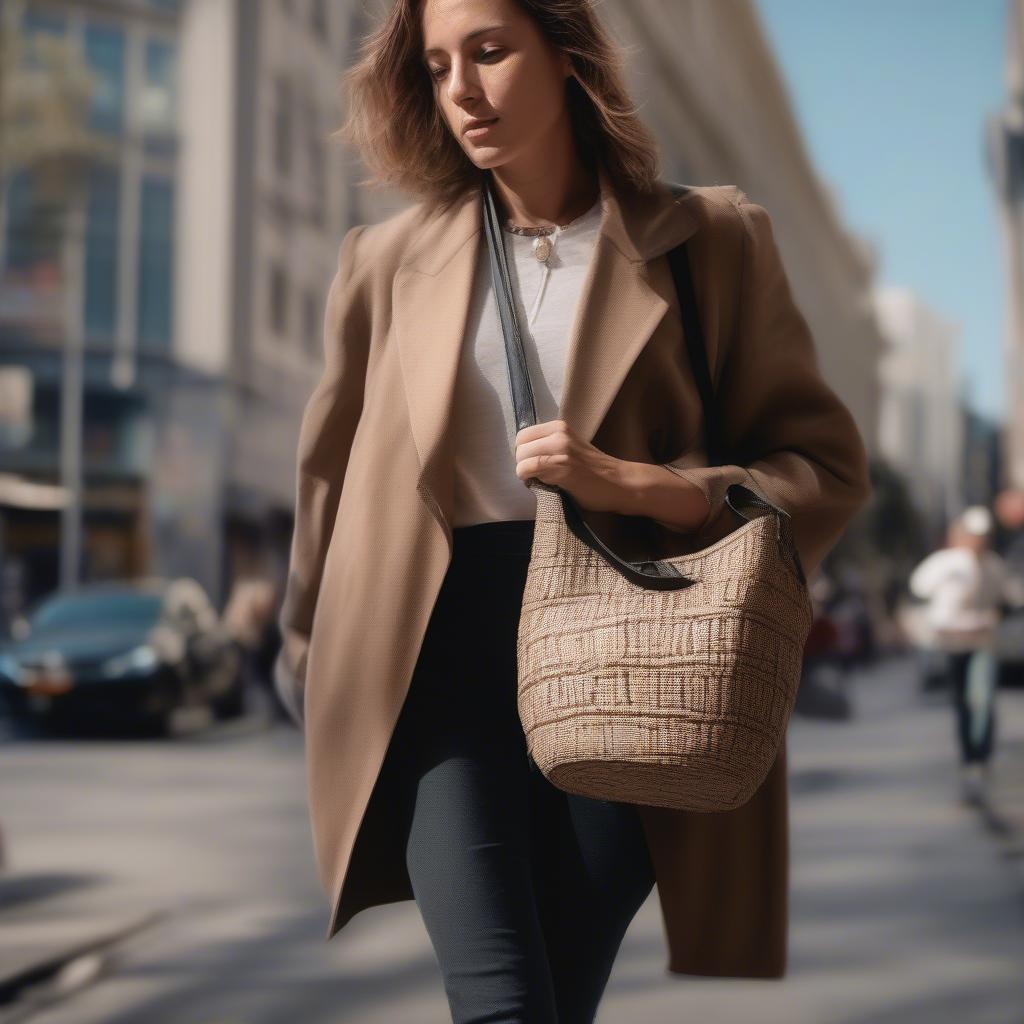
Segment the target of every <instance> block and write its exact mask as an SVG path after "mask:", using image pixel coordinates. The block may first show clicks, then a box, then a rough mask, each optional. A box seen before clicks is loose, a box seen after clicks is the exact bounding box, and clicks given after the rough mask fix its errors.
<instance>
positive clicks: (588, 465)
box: [516, 420, 710, 532]
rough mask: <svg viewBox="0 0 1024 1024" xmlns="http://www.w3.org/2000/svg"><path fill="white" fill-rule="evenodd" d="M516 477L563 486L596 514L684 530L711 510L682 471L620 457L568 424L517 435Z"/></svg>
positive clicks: (551, 423) (538, 425)
mask: <svg viewBox="0 0 1024 1024" xmlns="http://www.w3.org/2000/svg"><path fill="white" fill-rule="evenodd" d="M516 476H518V477H519V479H520V480H523V481H526V480H528V479H529V478H530V477H536V478H537V479H538V480H540V481H541V482H542V483H546V484H552V485H557V486H559V487H561V488H562V490H564V491H567V492H568V493H569V494H570V495H571V496H572V497H573V498H574V499H575V500H576V502H577V503H578V504H579V505H580V506H581V507H582V508H584V509H589V510H590V511H592V512H618V513H620V514H621V515H627V516H649V517H650V518H652V519H654V520H656V521H657V522H659V523H660V524H661V525H662V526H666V527H668V528H669V529H672V530H677V531H679V532H688V531H690V530H696V529H698V528H699V527H701V526H703V524H704V522H705V520H706V519H707V517H708V514H709V510H710V505H709V503H708V499H707V497H706V496H705V494H704V492H703V491H702V490H701V489H700V487H698V486H697V485H696V484H695V483H694V482H693V481H691V480H687V479H686V477H685V476H683V475H682V474H681V473H679V472H677V471H675V470H669V469H666V467H665V466H664V465H659V464H657V463H654V464H651V463H647V462H630V461H628V460H626V459H617V458H615V456H614V455H609V454H608V453H607V452H603V451H601V450H600V449H599V448H595V447H594V446H593V445H592V444H589V443H588V442H586V441H584V440H582V439H581V438H579V437H577V436H576V434H575V433H574V432H573V431H572V430H571V429H570V427H569V426H568V424H566V422H565V421H564V420H549V421H548V422H547V423H535V424H534V425H533V426H530V427H523V429H522V430H520V431H519V433H518V434H516Z"/></svg>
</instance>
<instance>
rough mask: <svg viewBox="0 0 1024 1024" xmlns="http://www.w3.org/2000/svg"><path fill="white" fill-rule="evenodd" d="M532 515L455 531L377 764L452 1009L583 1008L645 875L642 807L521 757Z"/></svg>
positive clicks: (556, 1011)
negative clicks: (521, 672) (521, 660)
mask: <svg viewBox="0 0 1024 1024" xmlns="http://www.w3.org/2000/svg"><path fill="white" fill-rule="evenodd" d="M532 534H533V520H515V521H507V522H494V523H481V524H478V525H475V526H467V527H459V528H456V529H455V531H454V536H455V550H454V555H453V561H452V564H451V566H450V567H449V570H448V574H447V576H446V577H445V580H444V583H443V585H442V588H441V591H440V594H439V596H438V600H437V604H436V605H435V608H434V611H433V614H432V617H431V620H430V623H429V625H428V628H427V634H426V637H425V639H424V643H423V646H422V649H421V652H420V657H419V661H418V663H417V666H416V670H415V672H414V674H413V679H412V682H411V684H410V689H409V695H408V697H407V699H406V702H405V704H404V706H403V708H402V712H401V715H400V716H399V719H398V723H397V724H396V727H395V731H394V733H393V736H392V740H391V744H390V746H389V749H388V753H387V756H386V758H385V763H384V765H383V767H382V773H384V774H387V775H388V776H389V779H388V781H387V785H388V786H389V788H390V792H392V793H394V794H396V796H395V799H396V801H397V805H398V806H396V807H395V812H396V813H400V814H402V815H403V816H404V821H405V824H406V825H407V827H408V841H407V845H406V863H407V866H408V869H409V877H410V880H411V882H412V888H413V892H414V895H415V899H416V903H417V906H418V907H419V910H420V913H421V915H422V918H423V922H424V925H425V927H426V930H427V933H428V935H429V936H430V940H431V943H432V945H433V948H434V951H435V953H436V955H437V958H438V962H439V965H440V968H441V973H442V977H443V980H444V987H445V992H446V994H447V996H448V1003H449V1006H450V1008H451V1013H452V1020H453V1022H455V1024H462V1022H470V1021H473V1022H483V1021H502V1022H512V1021H520V1022H529V1024H554V1022H558V1024H590V1022H592V1021H593V1020H594V1016H595V1014H596V1012H597V1005H598V1003H599V1001H600V999H601V996H602V993H603V992H604V988H605V985H606V983H607V981H608V977H609V974H610V973H611V969H612V964H613V963H614V961H615V957H616V954H617V953H618V949H619V946H620V944H621V942H622V938H623V936H624V935H625V932H626V929H627V928H628V926H629V923H630V921H632V919H633V917H634V916H635V915H636V912H637V910H638V909H639V908H640V906H641V905H642V904H643V902H644V901H645V900H646V898H647V896H648V895H649V894H650V892H651V889H652V888H653V886H654V881H655V879H654V869H653V867H652V864H651V860H650V856H649V853H648V850H647V844H646V840H645V838H644V833H643V829H642V826H641V822H640V819H639V817H638V815H637V813H636V808H635V807H634V806H633V805H631V804H625V803H616V802H611V801H604V800H592V799H588V798H585V797H580V796H575V795H571V794H567V793H565V792H563V791H562V790H560V789H558V788H556V787H555V786H553V785H551V783H549V782H548V781H547V779H545V778H544V776H543V774H542V773H541V772H540V770H539V769H537V768H535V767H532V766H531V765H530V763H529V761H528V759H527V750H526V738H525V736H524V734H523V729H522V725H521V723H520V720H519V713H518V709H517V705H516V631H517V627H518V621H519V609H520V607H521V602H522V596H523V587H524V585H525V582H526V571H527V565H528V563H529V558H530V543H531V539H532Z"/></svg>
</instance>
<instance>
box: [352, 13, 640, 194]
mask: <svg viewBox="0 0 1024 1024" xmlns="http://www.w3.org/2000/svg"><path fill="white" fill-rule="evenodd" d="M423 2H424V0H396V2H395V3H394V4H393V5H392V7H391V9H390V11H389V12H388V13H387V15H386V17H385V18H384V20H383V21H382V23H381V24H380V25H379V27H378V28H377V29H375V30H374V31H373V32H371V33H370V34H368V35H367V36H366V37H365V38H364V39H363V41H362V43H361V44H360V48H359V59H358V60H357V62H356V63H355V64H354V65H353V66H352V67H351V68H349V69H348V70H347V71H346V72H345V73H344V74H343V76H342V89H343V92H347V94H348V95H347V100H348V114H347V118H346V120H345V122H344V123H343V124H342V126H341V127H340V128H339V129H338V130H337V132H335V136H337V137H340V138H341V139H342V140H344V141H345V142H348V143H350V144H351V145H353V146H354V147H355V148H356V150H357V151H358V152H359V154H360V156H361V157H362V160H363V163H364V164H365V166H366V167H367V168H369V170H370V177H368V178H364V179H363V180H362V181H360V182H359V184H360V185H364V186H369V187H370V188H387V187H396V188H398V189H401V190H402V191H403V192H406V193H409V194H411V195H412V196H414V197H415V198H417V199H421V200H424V201H426V202H427V203H430V204H438V205H440V206H441V207H442V208H444V207H447V206H448V205H450V204H451V203H453V202H455V200H456V199H458V198H459V197H460V196H461V195H462V194H463V193H465V192H466V191H467V190H468V189H470V188H479V187H480V184H481V179H482V177H483V175H485V174H486V173H487V172H486V171H485V170H483V169H481V168H479V167H477V166H476V165H475V164H474V163H473V162H472V160H470V158H469V157H468V156H467V155H466V153H465V151H464V150H463V149H462V147H461V146H460V145H459V143H458V142H457V140H456V139H455V138H454V137H453V136H452V133H451V130H450V129H449V127H448V125H447V124H446V123H445V120H444V117H443V115H442V114H441V111H440V109H439V107H438V105H437V103H436V101H435V99H434V94H433V89H432V88H431V82H430V76H429V74H428V73H427V72H426V71H425V70H424V67H423V63H422V49H423V32H422V21H421V13H422V9H423ZM515 2H516V3H517V4H518V5H519V6H520V7H521V8H522V9H523V10H524V11H525V12H526V13H527V14H529V15H530V16H531V17H532V18H533V19H534V21H535V22H536V23H537V25H538V26H539V27H540V29H541V31H542V32H543V33H544V35H545V36H546V37H547V39H548V41H549V42H550V43H551V44H552V45H553V46H555V47H556V48H557V49H559V50H561V51H562V52H563V53H565V54H567V55H569V57H570V58H571V59H572V64H573V69H574V71H575V75H574V76H569V77H568V78H567V79H566V89H567V90H568V104H569V112H570V119H571V121H572V125H573V132H574V134H575V137H576V141H577V145H578V148H579V153H580V157H581V159H582V160H583V161H584V163H585V164H587V166H589V167H593V166H594V164H595V162H597V161H600V162H602V163H603V164H604V166H605V168H606V170H607V173H608V176H609V178H610V179H611V181H612V182H613V183H614V184H615V185H616V186H617V187H632V188H634V189H637V190H639V191H641V192H649V191H650V190H651V189H652V187H653V185H654V183H655V182H656V181H657V179H658V174H659V170H660V168H659V155H658V146H657V142H656V140H655V138H654V136H653V135H652V134H651V132H650V131H649V129H648V128H647V127H646V125H644V124H643V122H642V121H641V120H640V119H639V118H638V117H637V113H636V111H637V108H636V106H635V105H634V104H633V103H632V101H631V99H630V96H629V94H628V92H627V90H626V87H625V76H624V57H625V52H626V51H625V50H624V49H623V48H621V47H619V46H618V45H617V44H616V43H615V42H613V40H612V39H611V37H610V36H609V35H608V33H607V32H606V30H605V28H604V26H603V25H602V24H601V22H600V20H599V19H598V17H597V14H596V6H597V4H596V2H595V0H515Z"/></svg>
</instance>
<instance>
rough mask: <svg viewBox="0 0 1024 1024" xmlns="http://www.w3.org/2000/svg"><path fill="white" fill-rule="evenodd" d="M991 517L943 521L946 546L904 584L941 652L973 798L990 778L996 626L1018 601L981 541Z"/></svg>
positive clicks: (977, 513)
mask: <svg viewBox="0 0 1024 1024" xmlns="http://www.w3.org/2000/svg"><path fill="white" fill-rule="evenodd" d="M992 526H993V524H992V516H991V514H990V513H989V511H988V509H987V508H985V507H983V506H981V505H974V506H972V507H970V508H968V509H967V510H966V511H965V512H964V513H963V515H962V516H960V518H959V519H958V520H956V522H954V523H953V525H952V526H951V527H950V531H949V543H948V546H947V547H945V548H942V549H941V550H939V551H935V552H933V553H932V554H930V555H929V556H928V557H927V558H925V559H924V561H923V562H921V564H920V565H918V567H917V568H916V569H915V570H914V572H913V574H912V575H911V577H910V590H911V593H912V594H914V595H915V596H916V597H919V598H923V599H924V600H926V601H927V602H928V609H927V624H928V627H929V633H930V636H931V639H932V643H933V645H934V646H935V647H937V648H938V649H940V650H943V651H946V652H947V654H948V656H949V661H950V669H951V675H952V683H953V704H954V707H955V710H956V724H957V738H958V740H959V746H960V776H961V787H962V795H963V798H964V800H965V801H966V802H968V803H975V804H976V803H980V802H982V801H983V800H984V797H985V792H986V790H987V788H988V784H989V782H990V781H991V758H992V752H993V747H994V743H995V695H996V689H997V686H998V679H999V663H998V659H997V657H996V652H995V639H996V630H997V628H998V626H999V621H1000V619H1001V617H1002V612H1003V608H1004V606H1005V605H1007V604H1020V603H1022V602H1024V592H1022V586H1021V581H1020V580H1018V579H1016V578H1015V577H1014V576H1013V575H1011V573H1010V572H1009V571H1008V570H1007V567H1006V565H1005V563H1004V562H1003V559H1002V558H1000V557H999V555H997V554H996V553H995V552H994V551H992V550H991V549H990V547H989V543H990V539H991V535H992Z"/></svg>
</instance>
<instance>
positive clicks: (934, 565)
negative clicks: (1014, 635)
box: [910, 548, 1018, 650]
mask: <svg viewBox="0 0 1024 1024" xmlns="http://www.w3.org/2000/svg"><path fill="white" fill-rule="evenodd" d="M910 591H911V593H913V594H914V595H915V596H916V597H920V598H924V599H926V600H927V601H928V609H927V613H926V618H927V623H928V626H929V627H930V629H931V632H932V639H933V641H934V642H935V643H937V644H938V646H940V647H943V648H946V649H949V650H972V649H975V648H977V647H982V646H986V645H988V644H989V643H990V642H991V641H992V639H993V636H994V632H995V628H996V626H997V625H998V623H999V619H1000V605H1001V603H1002V602H1003V601H1004V600H1005V601H1009V602H1011V603H1015V602H1016V601H1017V600H1018V591H1017V587H1016V586H1015V585H1014V581H1013V579H1012V577H1011V576H1010V574H1009V573H1008V572H1007V570H1006V565H1005V563H1004V562H1003V560H1002V559H1001V558H1000V557H999V555H997V554H996V553H995V552H994V551H982V552H981V553H980V554H975V553H974V552H972V551H969V550H968V549H967V548H942V549H940V550H939V551H935V552H933V553H932V554H930V555H929V556H928V557H927V558H926V559H925V560H924V561H923V562H921V564H920V565H919V566H918V567H917V568H916V569H915V570H914V572H913V574H912V575H911V577H910Z"/></svg>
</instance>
